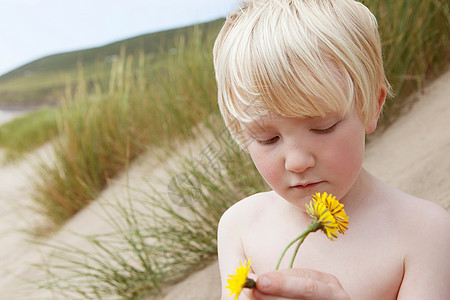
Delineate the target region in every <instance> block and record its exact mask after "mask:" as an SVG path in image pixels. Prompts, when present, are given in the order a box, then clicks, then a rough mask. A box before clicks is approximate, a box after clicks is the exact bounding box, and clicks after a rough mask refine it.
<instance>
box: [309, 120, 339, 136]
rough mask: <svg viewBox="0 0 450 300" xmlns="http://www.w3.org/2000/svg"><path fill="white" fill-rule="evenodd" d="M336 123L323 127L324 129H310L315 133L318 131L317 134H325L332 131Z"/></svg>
mask: <svg viewBox="0 0 450 300" xmlns="http://www.w3.org/2000/svg"><path fill="white" fill-rule="evenodd" d="M338 123H339V122H337V123H335V124H333V125H332V126H330V127H328V128H325V129H312V131H313V132H315V133H319V134H327V133H330V132H333V130H334V129H335V128H336V126H337V124H338Z"/></svg>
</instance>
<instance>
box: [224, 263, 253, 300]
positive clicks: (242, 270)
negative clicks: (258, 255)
mask: <svg viewBox="0 0 450 300" xmlns="http://www.w3.org/2000/svg"><path fill="white" fill-rule="evenodd" d="M239 264H240V267H238V268H237V269H236V275H228V277H230V278H229V279H227V283H228V285H227V286H226V288H227V289H229V290H230V291H231V293H230V295H229V296H231V295H233V294H236V297H235V298H234V299H235V300H236V299H238V297H239V294H240V293H241V291H242V289H243V288H244V287H247V284H248V282H247V275H248V273H249V271H250V265H251V261H250V259H249V260H247V262H246V266H245V267H244V266H243V265H242V263H239ZM249 280H250V281H252V280H251V279H249ZM253 283H254V282H253Z"/></svg>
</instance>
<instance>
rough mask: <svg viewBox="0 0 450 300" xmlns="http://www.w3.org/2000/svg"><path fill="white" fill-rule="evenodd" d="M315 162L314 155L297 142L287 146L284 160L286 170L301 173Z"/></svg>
mask: <svg viewBox="0 0 450 300" xmlns="http://www.w3.org/2000/svg"><path fill="white" fill-rule="evenodd" d="M315 164H316V159H315V157H314V155H313V154H312V153H311V151H309V150H308V149H305V147H301V146H300V145H298V144H297V143H295V144H293V145H290V146H288V147H287V151H286V155H285V162H284V165H285V168H286V170H287V171H290V172H294V173H302V172H305V171H306V170H308V169H310V168H312V167H314V166H315Z"/></svg>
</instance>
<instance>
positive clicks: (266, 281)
mask: <svg viewBox="0 0 450 300" xmlns="http://www.w3.org/2000/svg"><path fill="white" fill-rule="evenodd" d="M261 285H262V287H263V288H268V287H269V286H270V278H269V277H268V276H262V278H261Z"/></svg>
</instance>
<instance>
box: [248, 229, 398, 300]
mask: <svg viewBox="0 0 450 300" xmlns="http://www.w3.org/2000/svg"><path fill="white" fill-rule="evenodd" d="M300 233H301V232H298V231H295V230H292V229H290V228H283V227H282V226H281V227H277V226H268V227H265V228H262V230H261V231H260V230H252V232H250V231H249V232H247V233H246V234H245V235H244V236H243V243H244V251H245V253H246V256H247V258H250V259H251V260H252V268H253V271H254V272H255V273H256V274H263V273H265V272H270V271H273V270H274V269H275V266H276V264H277V261H278V259H279V257H280V255H281V253H282V251H283V249H284V248H285V246H287V244H288V243H289V242H290V241H291V240H292V239H293V238H295V237H296V236H297V235H298V234H300ZM379 234H382V233H379ZM375 241H377V242H375ZM380 241H382V242H380ZM396 243H398V242H397V241H396V240H395V238H393V237H391V236H379V237H374V238H372V239H369V238H367V237H364V236H363V235H361V234H356V233H354V232H353V233H352V232H351V231H349V232H347V233H346V234H345V235H343V236H341V237H339V238H338V239H337V240H336V241H333V242H332V241H330V240H329V239H328V238H326V237H325V235H324V234H323V233H321V232H316V233H312V234H310V236H308V237H307V238H306V240H305V242H304V243H303V244H302V246H301V247H300V249H299V252H298V254H297V256H296V258H295V261H294V268H306V269H314V270H317V271H321V272H325V273H330V274H333V275H334V276H336V277H337V278H338V279H339V281H340V282H341V284H342V286H343V287H344V289H345V290H346V291H347V293H349V294H350V296H351V299H396V296H397V293H398V290H399V287H400V285H401V281H402V277H403V257H402V253H401V251H399V249H400V248H399V245H397V244H396ZM294 248H295V246H294V247H291V248H290V250H288V251H287V252H286V255H285V257H284V258H283V260H282V263H281V266H280V269H283V268H288V265H289V262H290V261H291V258H292V255H293V252H294Z"/></svg>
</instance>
